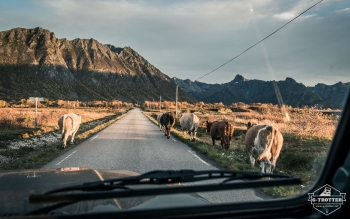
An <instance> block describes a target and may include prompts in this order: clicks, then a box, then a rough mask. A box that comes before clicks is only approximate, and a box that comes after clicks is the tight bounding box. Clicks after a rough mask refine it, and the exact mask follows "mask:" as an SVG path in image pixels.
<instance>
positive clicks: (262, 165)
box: [260, 161, 265, 173]
mask: <svg viewBox="0 0 350 219" xmlns="http://www.w3.org/2000/svg"><path fill="white" fill-rule="evenodd" d="M260 167H261V172H262V173H265V163H264V161H260Z"/></svg>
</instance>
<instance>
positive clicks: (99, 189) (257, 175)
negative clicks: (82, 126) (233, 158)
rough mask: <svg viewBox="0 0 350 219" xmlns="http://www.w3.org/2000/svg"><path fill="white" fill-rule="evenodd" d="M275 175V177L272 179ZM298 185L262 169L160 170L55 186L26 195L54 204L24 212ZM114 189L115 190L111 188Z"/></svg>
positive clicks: (293, 179) (298, 180)
mask: <svg viewBox="0 0 350 219" xmlns="http://www.w3.org/2000/svg"><path fill="white" fill-rule="evenodd" d="M262 178H269V180H258V181H241V182H232V181H235V180H239V179H241V180H257V179H262ZM271 178H277V179H271ZM212 179H225V180H223V181H222V182H221V183H216V184H204V185H182V186H164V187H152V188H144V187H143V188H140V187H139V188H137V186H136V188H135V187H134V188H130V187H127V186H132V185H166V184H174V183H187V182H196V181H205V180H212ZM295 184H301V180H300V179H299V178H293V177H290V176H287V175H281V174H268V173H261V172H248V171H230V170H205V171H195V170H177V171H176V170H159V171H151V172H148V173H145V174H141V175H139V176H132V177H126V178H115V179H109V180H104V181H95V182H87V183H83V184H82V185H77V186H70V187H66V188H61V189H56V190H52V191H49V192H46V193H44V194H33V195H30V196H29V202H30V203H57V204H55V205H52V206H48V207H44V208H42V209H38V210H35V211H33V212H30V213H28V214H27V215H37V214H43V213H48V212H50V211H51V210H53V209H56V208H59V207H63V206H65V205H70V204H73V203H76V202H78V201H86V200H96V199H109V198H125V197H139V196H155V195H164V194H175V193H196V192H207V191H221V190H234V189H247V188H258V187H271V186H286V185H295ZM110 190H114V191H110ZM71 191H83V193H63V194H57V193H61V192H71Z"/></svg>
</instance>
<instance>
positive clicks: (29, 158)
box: [0, 113, 127, 170]
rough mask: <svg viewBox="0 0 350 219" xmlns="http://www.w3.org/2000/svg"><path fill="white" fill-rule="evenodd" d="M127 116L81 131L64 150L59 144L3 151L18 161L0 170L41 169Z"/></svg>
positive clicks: (112, 118) (113, 117)
mask: <svg viewBox="0 0 350 219" xmlns="http://www.w3.org/2000/svg"><path fill="white" fill-rule="evenodd" d="M125 115H127V113H125V114H120V113H118V114H116V115H114V116H107V117H104V118H103V119H104V120H105V121H106V122H105V123H102V124H100V125H97V126H95V127H92V128H90V129H85V130H80V131H79V132H78V133H77V135H76V137H75V139H74V143H75V144H74V145H69V144H67V147H66V148H65V149H62V143H61V142H59V143H55V144H52V145H49V146H48V147H45V148H43V149H40V150H37V151H35V150H34V149H33V148H30V147H21V148H20V149H19V150H6V151H3V152H2V153H1V155H4V156H10V157H14V158H17V159H16V160H14V161H12V162H9V163H5V164H2V165H1V166H0V169H1V170H15V169H36V168H41V167H42V166H44V165H45V164H47V163H49V162H50V161H52V160H53V159H55V158H56V157H58V156H60V155H61V154H63V153H65V152H67V151H68V150H70V149H72V148H74V147H76V145H78V144H80V143H81V142H83V141H85V140H86V139H87V138H89V137H91V136H92V135H94V134H96V133H97V132H99V131H101V130H103V129H104V128H106V127H108V126H109V125H111V124H112V123H114V122H115V121H117V120H119V119H121V118H123V117H124V116H125Z"/></svg>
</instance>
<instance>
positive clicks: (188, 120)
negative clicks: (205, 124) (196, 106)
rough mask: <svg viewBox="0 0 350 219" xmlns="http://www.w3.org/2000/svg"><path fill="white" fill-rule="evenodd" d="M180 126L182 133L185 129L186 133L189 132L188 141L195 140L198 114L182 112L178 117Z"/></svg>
mask: <svg viewBox="0 0 350 219" xmlns="http://www.w3.org/2000/svg"><path fill="white" fill-rule="evenodd" d="M180 126H181V130H182V131H183V132H184V133H186V132H185V131H187V132H188V134H190V141H192V139H193V141H196V134H197V129H198V126H199V119H198V116H196V115H195V114H193V113H186V114H183V115H182V116H181V118H180ZM192 136H193V138H192Z"/></svg>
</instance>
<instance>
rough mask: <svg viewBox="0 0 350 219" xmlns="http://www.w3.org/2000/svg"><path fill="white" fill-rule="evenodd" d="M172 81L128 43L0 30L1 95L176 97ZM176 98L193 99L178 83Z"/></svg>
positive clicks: (85, 98) (11, 97) (140, 99)
mask: <svg viewBox="0 0 350 219" xmlns="http://www.w3.org/2000/svg"><path fill="white" fill-rule="evenodd" d="M175 89H176V85H175V83H174V82H173V81H172V80H171V79H170V78H169V77H168V76H167V75H165V74H163V73H162V72H161V71H160V70H159V69H157V68H156V67H154V66H153V65H152V64H151V63H149V62H148V61H147V60H146V59H145V58H143V57H142V56H141V55H139V54H138V53H137V52H136V51H135V50H133V49H132V48H130V47H124V48H119V47H115V46H113V45H104V44H101V43H99V42H98V41H97V40H95V39H74V40H67V39H65V38H64V39H57V38H56V36H55V34H54V33H53V32H50V31H49V30H46V29H43V28H40V27H37V28H34V29H25V28H15V29H12V30H8V31H2V32H0V99H2V100H18V99H21V98H28V97H31V96H39V97H44V98H49V99H66V100H80V101H88V100H114V99H117V100H122V101H126V102H143V101H145V100H152V99H155V100H158V99H159V96H161V97H162V100H175ZM179 101H187V102H195V101H196V100H195V99H194V98H193V97H191V96H190V95H188V94H187V93H186V92H184V91H183V90H181V89H179Z"/></svg>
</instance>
